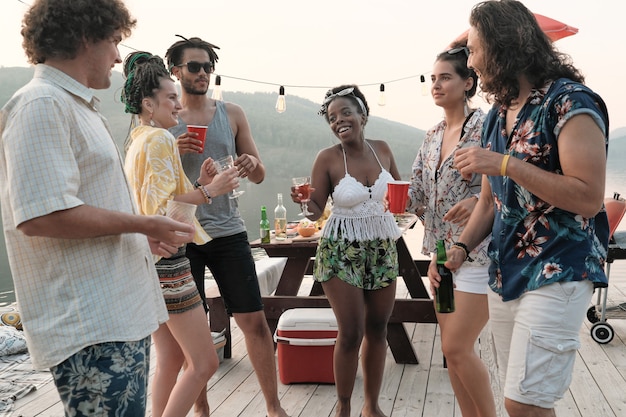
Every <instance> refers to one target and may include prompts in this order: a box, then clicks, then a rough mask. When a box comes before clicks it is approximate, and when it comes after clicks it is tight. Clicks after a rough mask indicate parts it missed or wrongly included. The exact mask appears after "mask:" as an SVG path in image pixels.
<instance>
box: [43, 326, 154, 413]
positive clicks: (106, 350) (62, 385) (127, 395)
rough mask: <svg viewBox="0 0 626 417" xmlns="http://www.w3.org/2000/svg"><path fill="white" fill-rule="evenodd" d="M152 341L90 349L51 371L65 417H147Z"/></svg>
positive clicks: (88, 347) (117, 343) (102, 344)
mask: <svg viewBox="0 0 626 417" xmlns="http://www.w3.org/2000/svg"><path fill="white" fill-rule="evenodd" d="M150 340H151V339H150V336H148V337H146V338H145V339H142V340H138V341H134V342H106V343H99V344H97V345H92V346H87V347H86V348H84V349H82V350H80V351H78V352H76V353H75V354H73V355H72V356H70V357H69V358H67V359H66V360H65V361H63V362H61V363H60V364H59V365H56V366H53V367H52V368H50V371H51V372H52V377H53V379H54V383H55V385H56V387H57V391H58V392H59V395H60V397H61V402H62V403H63V408H64V410H65V415H66V416H72V417H109V416H110V417H114V416H117V417H120V416H125V417H134V416H143V415H145V413H146V398H147V391H148V376H149V374H150Z"/></svg>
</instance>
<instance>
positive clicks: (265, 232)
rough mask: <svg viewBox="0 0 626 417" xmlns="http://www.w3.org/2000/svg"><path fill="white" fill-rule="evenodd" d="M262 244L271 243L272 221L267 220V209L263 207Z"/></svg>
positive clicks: (260, 226) (260, 230) (260, 232)
mask: <svg viewBox="0 0 626 417" xmlns="http://www.w3.org/2000/svg"><path fill="white" fill-rule="evenodd" d="M259 234H260V236H261V243H270V221H269V220H268V219H267V209H266V208H265V206H261V222H260V223H259Z"/></svg>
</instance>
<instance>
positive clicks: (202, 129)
mask: <svg viewBox="0 0 626 417" xmlns="http://www.w3.org/2000/svg"><path fill="white" fill-rule="evenodd" d="M206 130H207V126H198V125H187V132H194V133H197V134H198V136H197V137H196V139H200V140H201V141H202V145H200V146H201V147H202V150H201V151H200V152H198V153H203V152H204V140H205V139H206Z"/></svg>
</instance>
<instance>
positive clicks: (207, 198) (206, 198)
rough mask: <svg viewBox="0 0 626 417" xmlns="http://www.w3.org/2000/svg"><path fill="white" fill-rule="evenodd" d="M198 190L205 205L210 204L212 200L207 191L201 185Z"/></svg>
mask: <svg viewBox="0 0 626 417" xmlns="http://www.w3.org/2000/svg"><path fill="white" fill-rule="evenodd" d="M198 188H199V189H200V191H201V192H202V195H203V196H204V201H205V202H206V203H207V204H211V203H212V202H213V199H212V198H211V194H209V192H208V191H207V189H206V188H205V187H204V186H203V185H201V186H200V187H198Z"/></svg>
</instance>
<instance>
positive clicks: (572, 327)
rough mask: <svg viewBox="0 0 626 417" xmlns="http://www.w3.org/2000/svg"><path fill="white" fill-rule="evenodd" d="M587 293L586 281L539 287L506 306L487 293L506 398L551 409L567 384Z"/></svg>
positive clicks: (589, 289) (589, 288) (589, 291)
mask: <svg viewBox="0 0 626 417" xmlns="http://www.w3.org/2000/svg"><path fill="white" fill-rule="evenodd" d="M592 294H593V284H592V283H591V282H589V281H574V282H557V283H554V284H549V285H545V286H543V287H540V288H538V289H536V290H533V291H529V292H526V293H524V294H523V295H522V296H521V297H520V298H518V299H516V300H512V301H507V302H503V301H502V299H501V298H500V296H499V295H498V294H496V293H495V292H493V291H489V292H488V300H489V321H490V323H491V330H492V332H493V339H494V343H495V347H496V357H497V362H498V367H499V371H500V378H501V381H504V396H505V397H506V398H509V399H511V400H514V401H517V402H519V403H523V404H529V405H534V406H537V407H542V408H554V403H555V402H556V401H557V400H559V399H561V398H562V397H563V395H564V394H565V391H566V390H567V389H568V387H569V385H570V383H571V381H572V371H573V369H574V362H575V360H576V350H577V349H578V348H579V347H580V338H579V331H580V327H581V326H582V324H583V320H584V318H585V314H586V311H587V307H588V306H589V302H590V301H591V296H592Z"/></svg>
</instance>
